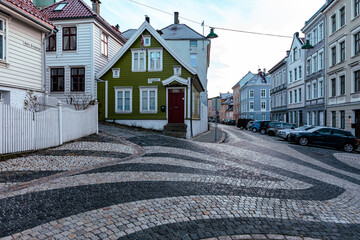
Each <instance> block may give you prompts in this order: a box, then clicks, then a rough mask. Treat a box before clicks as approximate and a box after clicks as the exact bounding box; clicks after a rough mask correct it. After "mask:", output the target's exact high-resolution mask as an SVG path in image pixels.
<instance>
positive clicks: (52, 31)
mask: <svg viewBox="0 0 360 240" xmlns="http://www.w3.org/2000/svg"><path fill="white" fill-rule="evenodd" d="M57 32H58V30H57V29H52V30H51V32H50V33H49V34H48V35H46V36H45V37H44V38H43V40H42V47H43V56H42V57H43V63H44V68H43V81H44V90H45V92H46V87H47V81H46V46H45V45H46V40H47V39H48V38H49V37H51V36H53V35H54V34H55V33H57Z"/></svg>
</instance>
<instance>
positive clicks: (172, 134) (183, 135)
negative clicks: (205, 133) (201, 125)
mask: <svg viewBox="0 0 360 240" xmlns="http://www.w3.org/2000/svg"><path fill="white" fill-rule="evenodd" d="M163 135H165V136H169V137H176V138H184V139H185V138H186V132H166V131H164V132H163Z"/></svg>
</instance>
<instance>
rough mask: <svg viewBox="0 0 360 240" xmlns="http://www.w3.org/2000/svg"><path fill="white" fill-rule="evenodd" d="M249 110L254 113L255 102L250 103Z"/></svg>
mask: <svg viewBox="0 0 360 240" xmlns="http://www.w3.org/2000/svg"><path fill="white" fill-rule="evenodd" d="M249 109H250V111H254V101H250V102H249Z"/></svg>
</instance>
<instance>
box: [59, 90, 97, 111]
mask: <svg viewBox="0 0 360 240" xmlns="http://www.w3.org/2000/svg"><path fill="white" fill-rule="evenodd" d="M66 103H67V104H68V105H70V106H74V108H75V110H77V111H79V110H85V109H87V108H88V107H89V106H90V105H94V104H95V100H91V96H89V95H70V94H68V95H66Z"/></svg>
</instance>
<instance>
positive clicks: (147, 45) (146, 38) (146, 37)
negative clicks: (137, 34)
mask: <svg viewBox="0 0 360 240" xmlns="http://www.w3.org/2000/svg"><path fill="white" fill-rule="evenodd" d="M143 39H144V47H150V46H151V36H143ZM147 40H149V41H148V43H146V41H147Z"/></svg>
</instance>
